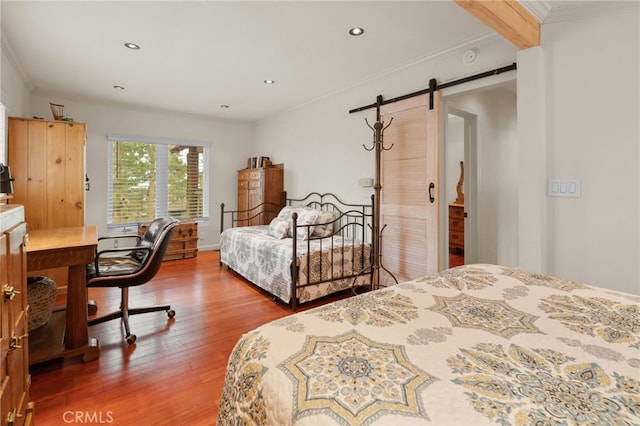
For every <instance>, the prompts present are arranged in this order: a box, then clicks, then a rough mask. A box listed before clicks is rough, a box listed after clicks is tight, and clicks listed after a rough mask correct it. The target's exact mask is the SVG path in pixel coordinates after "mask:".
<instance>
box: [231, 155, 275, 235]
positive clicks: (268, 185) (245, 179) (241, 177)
mask: <svg viewBox="0 0 640 426" xmlns="http://www.w3.org/2000/svg"><path fill="white" fill-rule="evenodd" d="M284 198H285V195H284V169H283V167H282V164H275V165H274V166H273V167H266V168H260V169H242V170H238V210H249V209H254V208H256V207H257V206H259V205H260V204H263V203H273V204H274V206H271V208H270V209H269V210H275V211H276V213H267V212H265V209H264V208H256V209H255V210H252V211H250V212H248V213H243V214H240V215H238V219H240V220H239V222H238V224H237V226H249V225H268V224H269V223H270V222H271V220H272V219H273V218H274V217H275V216H276V214H277V211H279V210H280V208H281V207H283V206H284V203H285V199H284Z"/></svg>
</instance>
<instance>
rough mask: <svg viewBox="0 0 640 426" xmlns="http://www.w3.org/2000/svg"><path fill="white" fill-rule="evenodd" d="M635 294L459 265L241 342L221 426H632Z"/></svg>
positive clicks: (638, 382)
mask: <svg viewBox="0 0 640 426" xmlns="http://www.w3.org/2000/svg"><path fill="white" fill-rule="evenodd" d="M639 303H640V296H637V295H631V294H625V293H620V292H616V291H612V290H607V289H602V288H596V287H593V286H589V285H586V284H583V283H579V282H574V281H568V280H563V279H559V278H556V277H552V276H547V275H541V274H536V273H530V272H527V271H523V270H520V269H514V268H509V267H504V266H497V265H486V264H478V265H466V266H461V267H458V268H453V269H449V270H446V271H443V272H441V273H439V274H437V275H434V276H429V277H424V278H420V279H416V280H414V281H409V282H406V283H402V284H399V285H396V286H393V287H388V288H384V289H380V290H376V291H373V292H369V293H366V294H363V295H359V296H355V297H351V298H348V299H344V300H340V301H337V302H333V303H330V304H327V305H324V306H320V307H318V308H314V309H311V310H308V311H305V312H300V313H297V314H293V315H290V316H287V317H284V318H281V319H278V320H276V321H273V322H270V323H268V324H265V325H263V326H261V327H259V328H257V329H255V330H253V331H251V332H249V333H247V334H245V335H243V336H242V337H241V338H240V339H239V341H238V343H237V345H236V346H235V348H234V350H233V352H232V354H231V356H230V358H229V361H228V366H227V370H226V375H225V382H224V388H223V391H222V396H221V399H220V407H219V414H218V419H217V422H218V424H219V425H229V424H260V425H291V424H295V425H333V424H335V425H404V424H412V425H423V424H424V425H427V424H437V425H481V424H487V425H489V424H491V425H495V424H500V425H525V424H526V425H564V424H602V425H613V424H619V425H631V424H636V425H637V424H640V377H639V376H640V309H639Z"/></svg>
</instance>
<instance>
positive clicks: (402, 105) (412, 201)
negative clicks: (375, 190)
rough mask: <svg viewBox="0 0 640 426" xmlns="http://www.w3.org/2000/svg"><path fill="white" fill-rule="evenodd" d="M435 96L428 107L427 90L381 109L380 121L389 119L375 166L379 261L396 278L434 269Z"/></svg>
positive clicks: (436, 183)
mask: <svg viewBox="0 0 640 426" xmlns="http://www.w3.org/2000/svg"><path fill="white" fill-rule="evenodd" d="M439 101H440V100H439V96H438V93H435V94H434V108H433V109H430V108H429V95H423V96H417V97H413V98H409V99H406V100H404V101H400V102H395V103H392V104H388V105H384V106H383V107H382V108H381V118H382V120H383V121H384V123H385V125H387V124H389V123H390V122H391V119H392V118H393V122H391V124H390V126H389V127H388V128H387V129H386V131H385V134H384V141H385V146H386V147H391V145H392V144H393V147H392V148H391V149H390V150H389V151H384V152H383V153H382V159H381V170H380V180H381V184H382V190H381V195H380V204H381V206H380V226H381V227H384V231H383V233H382V247H381V253H382V263H383V265H384V266H385V267H386V268H387V269H389V270H390V271H391V272H392V273H393V274H394V275H395V277H396V278H397V279H398V281H400V282H401V281H406V280H411V279H415V278H418V277H420V276H423V275H427V274H430V273H435V272H437V270H438V264H439V260H438V244H439V235H438V229H439V226H438V220H439V219H438V210H439V197H438V182H437V180H438V175H439V170H438V167H439V158H438V144H439V140H438V138H439V133H438V124H439V109H438V107H439ZM430 185H432V186H433V187H432V188H431V189H430ZM385 226H386V227H385Z"/></svg>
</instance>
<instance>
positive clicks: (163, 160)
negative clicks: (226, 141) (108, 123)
mask: <svg viewBox="0 0 640 426" xmlns="http://www.w3.org/2000/svg"><path fill="white" fill-rule="evenodd" d="M119 141H126V142H139V143H146V144H155V145H157V146H158V147H159V148H160V149H161V150H162V149H163V147H164V149H165V150H166V149H168V147H169V145H181V146H199V147H203V162H204V164H203V174H204V176H203V179H204V187H203V191H202V192H203V193H202V217H198V218H190V219H189V220H195V221H196V222H206V221H207V220H208V219H209V191H210V185H209V164H210V154H211V145H210V144H209V143H207V142H201V141H190V140H181V139H164V138H154V137H140V136H130V135H120V134H109V135H107V144H108V149H107V151H108V154H107V231H108V232H109V233H132V232H137V228H138V222H130V223H124V224H123V223H117V224H114V223H112V217H111V212H112V208H111V185H112V183H111V180H112V174H111V173H112V163H113V154H112V153H113V149H112V146H113V144H114V143H115V142H119ZM167 161H168V158H167V156H165V155H158V156H157V158H156V173H163V172H164V173H167V174H168V164H167ZM167 182H168V178H165V179H157V181H156V199H155V208H156V216H158V217H160V216H166V215H168V207H169V205H168V204H169V203H168V198H169V197H168V191H167Z"/></svg>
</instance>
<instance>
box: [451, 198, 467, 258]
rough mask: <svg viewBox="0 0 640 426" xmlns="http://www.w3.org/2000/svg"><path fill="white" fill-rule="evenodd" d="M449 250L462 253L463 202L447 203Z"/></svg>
mask: <svg viewBox="0 0 640 426" xmlns="http://www.w3.org/2000/svg"><path fill="white" fill-rule="evenodd" d="M449 250H450V251H457V252H460V253H464V204H460V203H451V204H449Z"/></svg>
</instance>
